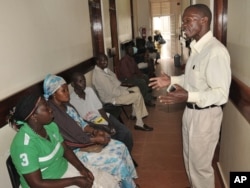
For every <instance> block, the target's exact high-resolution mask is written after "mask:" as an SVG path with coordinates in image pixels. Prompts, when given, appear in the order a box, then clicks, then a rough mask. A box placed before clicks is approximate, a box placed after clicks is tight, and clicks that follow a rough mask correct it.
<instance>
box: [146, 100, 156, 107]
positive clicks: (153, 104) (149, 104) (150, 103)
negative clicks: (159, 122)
mask: <svg viewBox="0 0 250 188" xmlns="http://www.w3.org/2000/svg"><path fill="white" fill-rule="evenodd" d="M145 104H146V106H148V107H155V103H153V102H152V101H147V102H145Z"/></svg>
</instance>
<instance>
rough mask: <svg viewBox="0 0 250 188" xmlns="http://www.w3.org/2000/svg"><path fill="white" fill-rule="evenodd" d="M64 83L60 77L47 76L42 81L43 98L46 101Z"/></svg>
mask: <svg viewBox="0 0 250 188" xmlns="http://www.w3.org/2000/svg"><path fill="white" fill-rule="evenodd" d="M65 83H66V81H65V80H64V79H63V78H62V77H60V76H56V75H51V74H48V75H47V76H46V77H45V79H44V81H43V92H44V94H43V95H44V98H45V99H46V100H48V99H49V97H50V96H51V95H53V94H54V93H55V92H56V90H58V89H59V88H60V87H61V86H62V85H63V84H65Z"/></svg>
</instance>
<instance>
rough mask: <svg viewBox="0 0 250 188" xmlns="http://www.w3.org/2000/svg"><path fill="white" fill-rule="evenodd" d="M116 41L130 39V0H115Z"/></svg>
mask: <svg viewBox="0 0 250 188" xmlns="http://www.w3.org/2000/svg"><path fill="white" fill-rule="evenodd" d="M116 14H117V15H116V16H117V27H118V28H117V30H118V41H119V43H120V42H124V41H126V40H131V39H132V28H131V12H130V0H122V1H121V0H116Z"/></svg>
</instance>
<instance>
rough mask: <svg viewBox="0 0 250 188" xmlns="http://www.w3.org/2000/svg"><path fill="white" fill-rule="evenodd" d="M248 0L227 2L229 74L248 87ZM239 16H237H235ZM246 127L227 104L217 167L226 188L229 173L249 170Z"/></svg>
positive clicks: (248, 131) (249, 131) (249, 129)
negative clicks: (230, 72)
mask: <svg viewBox="0 0 250 188" xmlns="http://www.w3.org/2000/svg"><path fill="white" fill-rule="evenodd" d="M249 9H250V2H249V0H241V1H235V0H228V25H227V31H228V32H227V47H228V50H229V53H230V56H231V67H232V73H233V75H234V76H236V77H237V78H238V79H239V80H241V81H242V82H243V83H245V84H246V85H247V86H250V74H249V69H250V64H249V59H250V54H249V51H250V36H249V34H248V31H249V29H250V21H249V19H248V18H249V15H250V13H249V11H248V10H249ZM239 13H240V16H239ZM249 135H250V125H249V123H248V122H247V121H246V119H245V118H244V117H243V116H242V115H241V114H240V112H239V111H238V110H237V109H236V108H235V106H234V105H233V104H232V103H231V102H229V104H228V105H227V106H226V108H225V111H224V121H223V124H222V135H221V145H220V158H219V166H220V170H221V174H222V176H223V178H224V180H225V183H226V185H227V187H229V172H230V171H249V169H250V160H249V159H250V150H249V148H250V137H249Z"/></svg>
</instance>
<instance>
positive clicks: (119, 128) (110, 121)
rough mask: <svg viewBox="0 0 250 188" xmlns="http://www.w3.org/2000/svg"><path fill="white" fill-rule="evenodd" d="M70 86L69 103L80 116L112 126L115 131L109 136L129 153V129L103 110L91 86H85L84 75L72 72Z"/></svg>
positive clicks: (130, 140) (130, 142)
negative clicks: (120, 143)
mask: <svg viewBox="0 0 250 188" xmlns="http://www.w3.org/2000/svg"><path fill="white" fill-rule="evenodd" d="M71 86H72V87H73V88H74V91H73V92H72V93H71V94H70V103H71V104H72V105H73V106H74V107H75V108H76V110H77V111H78V112H79V114H80V115H81V117H83V119H86V120H88V121H92V122H93V123H97V124H98V123H101V124H107V125H108V126H111V127H114V129H115V132H116V133H115V134H113V135H112V136H111V138H113V139H116V140H119V141H121V142H123V143H124V144H125V145H126V146H127V148H128V150H129V152H130V153H131V151H132V147H133V137H132V134H131V132H130V130H129V129H128V128H127V126H126V125H123V124H122V123H121V122H120V121H118V120H117V119H116V118H115V117H114V116H112V115H111V114H108V113H106V112H105V111H104V109H103V106H102V103H101V101H100V100H99V98H98V97H97V95H96V93H95V92H94V90H93V89H92V88H91V87H86V79H85V76H84V75H83V74H82V73H79V72H75V73H73V75H72V76H71Z"/></svg>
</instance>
